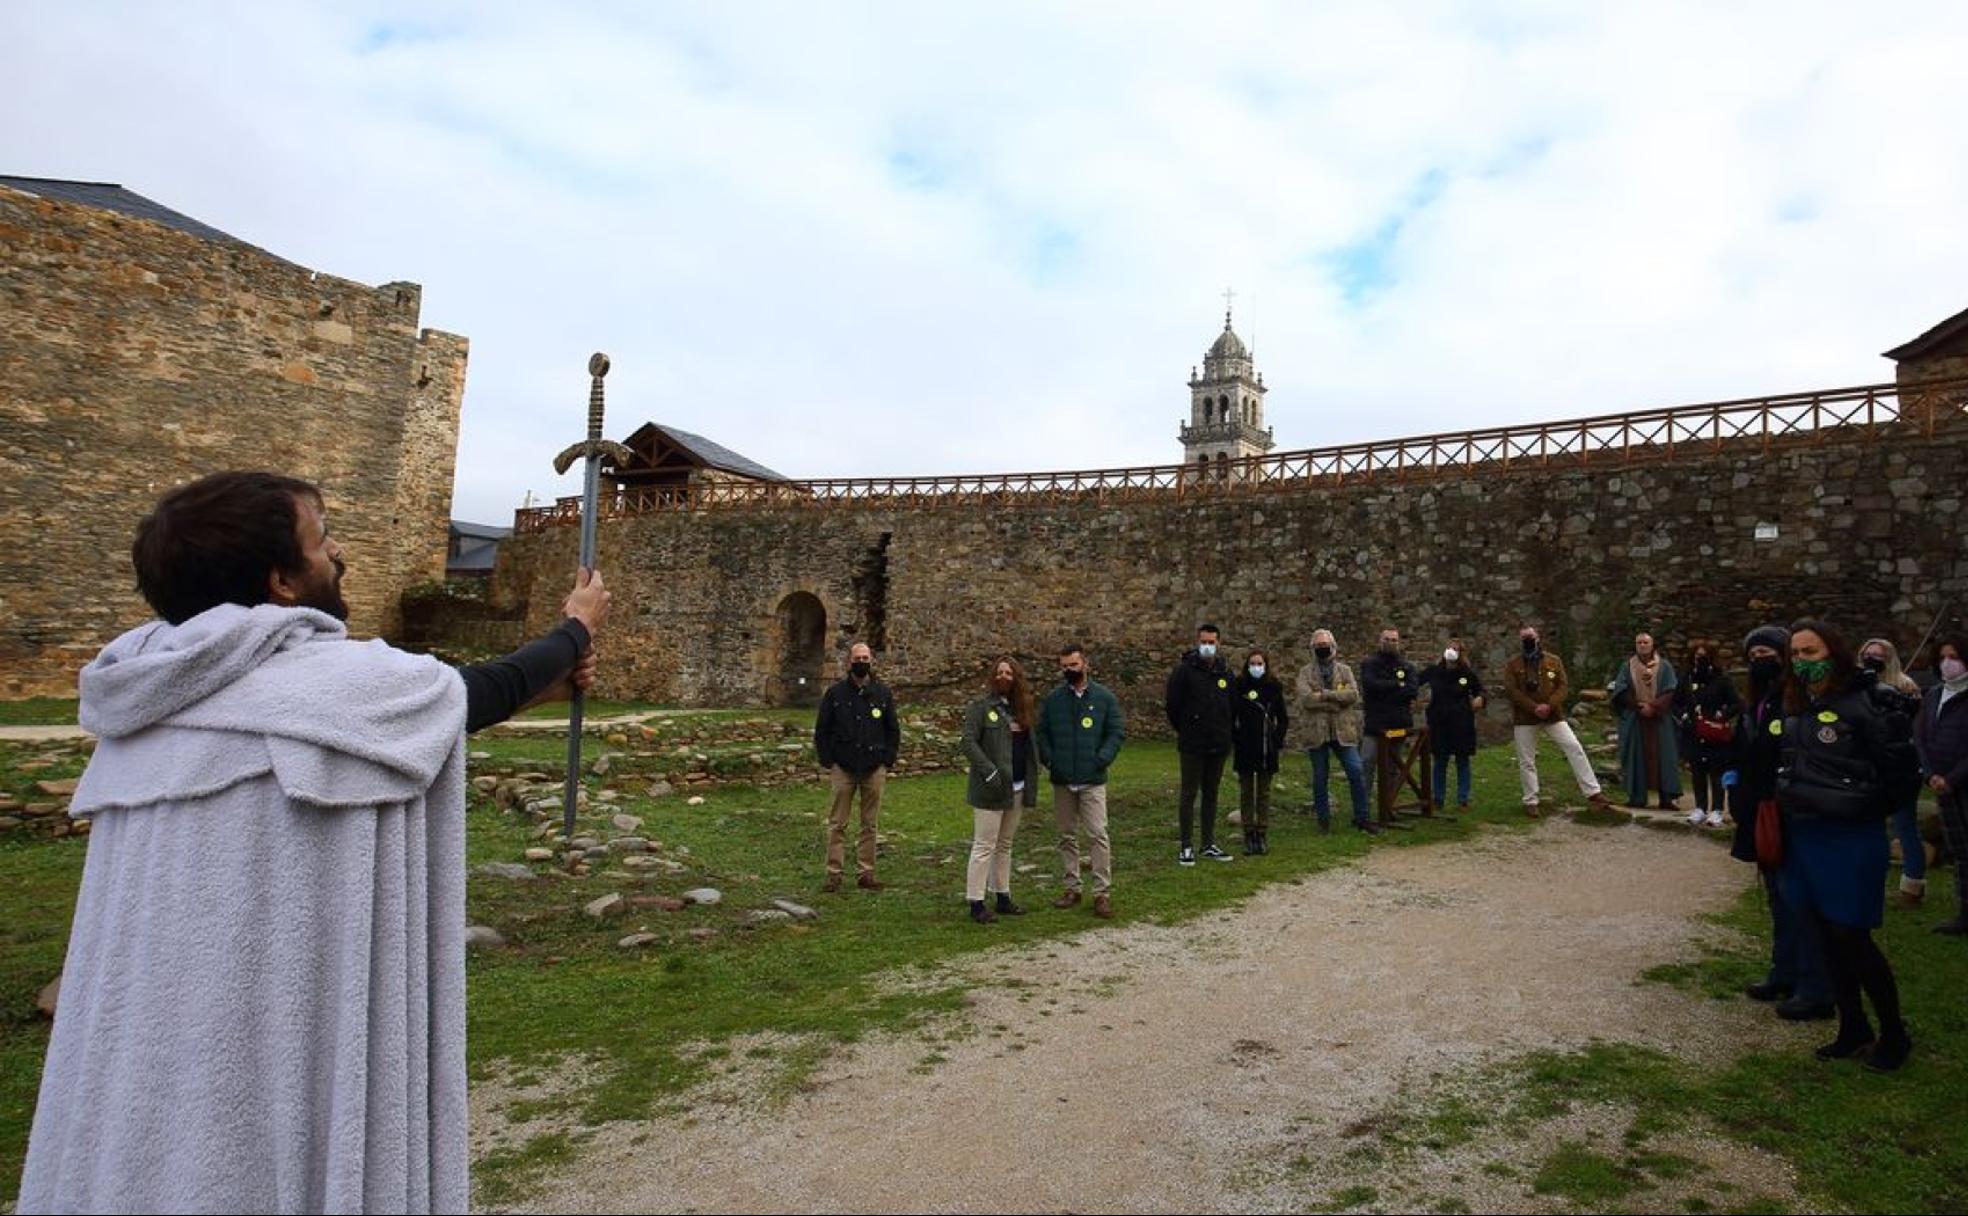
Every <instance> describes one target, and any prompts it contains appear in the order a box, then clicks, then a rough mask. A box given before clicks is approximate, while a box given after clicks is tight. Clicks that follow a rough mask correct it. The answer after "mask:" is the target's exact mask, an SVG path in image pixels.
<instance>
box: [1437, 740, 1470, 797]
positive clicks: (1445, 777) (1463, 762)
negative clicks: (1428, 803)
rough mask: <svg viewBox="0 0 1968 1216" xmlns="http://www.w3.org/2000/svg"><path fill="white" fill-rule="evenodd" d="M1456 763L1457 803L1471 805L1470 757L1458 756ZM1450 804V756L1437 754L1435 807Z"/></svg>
mask: <svg viewBox="0 0 1968 1216" xmlns="http://www.w3.org/2000/svg"><path fill="white" fill-rule="evenodd" d="M1455 762H1456V802H1457V804H1459V805H1461V806H1468V805H1469V757H1467V756H1457V757H1456V758H1455ZM1448 804H1449V754H1448V753H1447V752H1436V753H1435V805H1436V806H1447V805H1448Z"/></svg>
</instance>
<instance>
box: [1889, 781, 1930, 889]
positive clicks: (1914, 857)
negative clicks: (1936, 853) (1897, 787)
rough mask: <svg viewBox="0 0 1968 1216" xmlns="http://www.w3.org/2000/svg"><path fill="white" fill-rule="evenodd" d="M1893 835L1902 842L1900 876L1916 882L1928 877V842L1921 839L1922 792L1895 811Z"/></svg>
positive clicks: (1916, 793) (1916, 792) (1915, 794)
mask: <svg viewBox="0 0 1968 1216" xmlns="http://www.w3.org/2000/svg"><path fill="white" fill-rule="evenodd" d="M1893 835H1894V836H1895V837H1896V838H1898V840H1899V842H1900V876H1901V877H1903V878H1909V879H1912V880H1913V881H1914V882H1924V881H1926V878H1927V842H1926V841H1924V840H1922V839H1920V794H1919V792H1918V791H1915V793H1914V795H1913V797H1912V798H1910V799H1908V800H1907V804H1906V805H1905V806H1903V807H1901V808H1900V809H1899V810H1897V811H1894V812H1893Z"/></svg>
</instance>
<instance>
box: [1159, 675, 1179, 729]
mask: <svg viewBox="0 0 1968 1216" xmlns="http://www.w3.org/2000/svg"><path fill="white" fill-rule="evenodd" d="M1183 686H1184V684H1183V679H1182V668H1181V667H1180V666H1179V665H1178V666H1177V667H1176V669H1175V670H1174V671H1171V672H1170V673H1169V678H1168V691H1167V692H1166V693H1165V694H1164V695H1163V697H1162V708H1163V709H1165V710H1166V711H1167V712H1168V722H1169V725H1170V726H1171V727H1173V728H1175V729H1176V730H1181V729H1182V690H1183Z"/></svg>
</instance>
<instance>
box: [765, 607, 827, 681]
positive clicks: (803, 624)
mask: <svg viewBox="0 0 1968 1216" xmlns="http://www.w3.org/2000/svg"><path fill="white" fill-rule="evenodd" d="M777 614H778V618H779V670H778V672H777V673H776V679H777V682H778V697H777V700H778V702H779V704H781V705H793V706H807V705H818V704H819V703H820V694H821V693H822V692H823V691H825V690H824V689H822V688H821V686H820V667H821V663H822V661H823V660H824V659H825V658H826V655H827V608H826V605H824V604H822V603H821V602H820V597H819V596H817V595H814V594H813V593H812V592H810V591H795V592H793V593H792V594H791V595H788V596H787V597H786V598H785V599H782V600H780V601H779V607H778V609H777Z"/></svg>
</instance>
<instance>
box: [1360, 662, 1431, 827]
mask: <svg viewBox="0 0 1968 1216" xmlns="http://www.w3.org/2000/svg"><path fill="white" fill-rule="evenodd" d="M1420 693H1421V673H1420V672H1419V671H1417V670H1416V669H1415V665H1414V664H1413V663H1410V662H1408V660H1407V659H1406V658H1404V657H1403V656H1402V654H1401V631H1400V630H1398V629H1383V630H1381V631H1380V650H1379V651H1378V652H1377V653H1376V654H1374V655H1372V656H1371V657H1369V658H1368V659H1367V660H1366V662H1364V663H1361V664H1360V694H1361V701H1362V703H1363V705H1364V707H1365V709H1366V715H1367V720H1366V726H1365V727H1364V729H1362V730H1361V732H1360V764H1361V767H1363V768H1365V769H1366V770H1367V803H1368V805H1372V804H1373V798H1374V777H1375V774H1377V773H1378V772H1379V771H1380V749H1381V747H1382V746H1384V744H1385V740H1386V737H1387V732H1389V731H1399V732H1401V734H1402V735H1406V734H1408V733H1409V732H1411V731H1413V730H1414V703H1415V697H1417V696H1419V695H1420ZM1397 737H1398V736H1397ZM1397 746H1398V745H1397Z"/></svg>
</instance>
